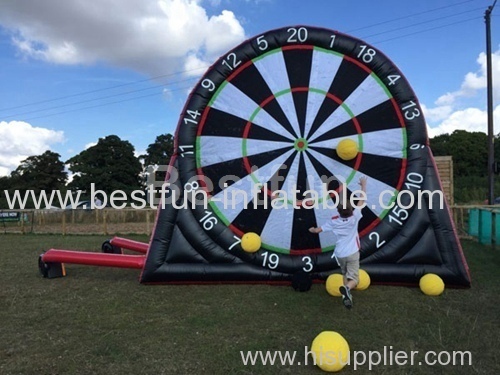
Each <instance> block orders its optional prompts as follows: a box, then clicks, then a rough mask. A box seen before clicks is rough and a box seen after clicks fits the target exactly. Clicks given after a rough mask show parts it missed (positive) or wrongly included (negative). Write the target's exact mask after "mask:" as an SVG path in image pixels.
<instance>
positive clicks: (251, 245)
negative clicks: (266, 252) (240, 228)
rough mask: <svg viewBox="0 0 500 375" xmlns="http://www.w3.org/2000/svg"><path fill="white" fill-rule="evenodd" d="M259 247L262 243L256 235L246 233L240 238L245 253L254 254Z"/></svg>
mask: <svg viewBox="0 0 500 375" xmlns="http://www.w3.org/2000/svg"><path fill="white" fill-rule="evenodd" d="M261 245H262V241H261V239H260V236H259V235H258V234H257V233H253V232H248V233H245V234H244V235H243V237H241V247H242V249H243V250H245V251H246V252H247V253H255V252H256V251H258V250H259V249H260V246H261Z"/></svg>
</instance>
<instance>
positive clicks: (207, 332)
mask: <svg viewBox="0 0 500 375" xmlns="http://www.w3.org/2000/svg"><path fill="white" fill-rule="evenodd" d="M132 238H133V239H137V240H142V241H147V238H145V237H132ZM105 239H106V237H103V236H66V237H62V236H50V235H25V236H22V235H0V254H1V256H2V266H1V273H0V285H1V288H0V325H1V339H0V374H37V375H41V374H107V375H109V374H201V373H204V374H215V375H218V374H221V375H229V374H322V373H323V372H322V371H321V370H320V369H319V368H317V367H315V366H313V365H311V359H309V365H307V366H305V365H304V361H305V356H304V348H305V346H308V347H310V345H311V342H312V340H313V339H314V337H315V336H316V335H317V334H319V333H320V332H321V331H325V330H333V331H337V332H339V333H341V334H342V335H343V336H344V337H345V338H346V339H347V341H348V342H349V345H350V348H351V351H354V350H356V351H366V352H368V351H369V350H377V351H382V350H383V347H384V346H387V347H389V346H392V347H393V351H398V350H402V351H407V352H408V353H409V352H410V351H411V350H413V351H415V350H418V351H419V354H418V355H417V357H416V359H418V360H420V361H423V360H424V353H425V352H426V351H431V350H432V351H435V352H440V351H448V352H451V351H453V350H459V351H470V352H471V354H472V366H464V367H460V366H452V365H449V366H439V365H436V366H432V367H431V366H427V365H424V364H423V365H420V366H419V365H415V366H409V365H407V366H396V365H392V366H389V365H386V366H383V365H380V366H377V367H375V369H374V371H373V373H375V374H429V373H433V374H476V373H478V374H498V373H500V354H499V351H498V349H499V346H500V328H499V327H500V322H499V318H500V303H499V302H500V298H499V289H500V250H499V249H494V248H491V247H486V246H481V245H478V244H477V243H474V242H464V250H465V253H466V257H467V260H468V262H469V266H470V269H471V274H472V281H473V287H472V288H471V289H465V290H458V289H447V290H446V291H445V293H444V294H443V295H442V296H440V297H427V296H424V295H423V294H422V293H421V292H420V290H419V289H418V288H406V287H389V286H371V287H370V288H369V289H367V290H366V291H362V292H354V302H355V306H354V308H353V310H351V311H348V310H346V309H345V308H344V307H343V306H342V304H341V302H340V299H338V298H334V297H331V296H329V295H328V294H327V293H326V291H325V288H324V285H321V284H317V285H314V286H313V287H312V289H311V290H310V291H309V292H307V293H299V292H295V291H293V289H292V288H291V287H284V286H267V285H210V286H200V285H189V286H187V285H183V286H179V285H177V286H144V285H140V284H139V283H138V281H137V279H138V277H139V272H138V270H124V269H110V268H97V267H88V266H78V265H68V266H67V273H68V276H67V277H66V278H61V279H52V280H48V279H42V278H41V276H40V275H39V274H38V270H37V257H38V255H39V253H41V252H42V251H43V250H47V249H49V248H51V247H54V248H61V249H75V250H96V251H97V250H98V249H99V248H100V244H101V243H102V241H103V240H105ZM249 350H270V351H283V353H284V351H285V350H289V351H296V352H297V354H296V361H300V362H301V365H281V364H279V365H275V366H270V365H266V366H264V365H256V366H250V365H249V366H244V365H243V363H242V360H241V355H240V351H249ZM443 358H444V357H443ZM367 370H368V368H367V366H365V367H362V368H361V369H358V370H357V371H354V369H353V366H352V365H351V366H347V367H345V368H344V369H343V370H342V371H341V373H342V374H356V373H366V372H367Z"/></svg>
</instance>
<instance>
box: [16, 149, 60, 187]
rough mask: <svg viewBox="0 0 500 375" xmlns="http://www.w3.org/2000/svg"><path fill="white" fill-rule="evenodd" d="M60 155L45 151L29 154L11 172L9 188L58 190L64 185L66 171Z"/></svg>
mask: <svg viewBox="0 0 500 375" xmlns="http://www.w3.org/2000/svg"><path fill="white" fill-rule="evenodd" d="M60 157H61V155H59V154H58V153H55V152H52V151H45V152H44V153H43V154H41V155H36V156H30V157H28V158H27V159H25V160H23V161H21V164H20V165H19V166H18V167H17V168H16V170H15V171H13V172H12V173H11V176H10V185H11V188H15V189H19V190H27V189H30V190H34V191H36V192H39V191H41V190H47V191H50V190H59V189H61V188H63V187H64V185H65V184H66V180H67V179H68V173H67V172H66V171H65V170H64V163H63V162H62V161H61V160H60Z"/></svg>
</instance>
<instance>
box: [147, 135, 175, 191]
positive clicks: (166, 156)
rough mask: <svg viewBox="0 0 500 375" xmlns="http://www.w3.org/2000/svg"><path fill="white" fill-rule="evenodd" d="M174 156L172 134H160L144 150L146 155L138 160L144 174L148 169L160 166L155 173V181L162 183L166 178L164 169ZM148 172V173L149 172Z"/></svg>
mask: <svg viewBox="0 0 500 375" xmlns="http://www.w3.org/2000/svg"><path fill="white" fill-rule="evenodd" d="M173 154H174V137H173V136H172V134H162V135H159V136H157V137H156V139H155V141H154V143H151V144H150V145H149V146H148V148H147V149H146V154H145V155H141V156H140V157H139V158H140V159H141V160H142V161H143V164H144V169H145V172H146V171H148V167H150V166H152V167H154V168H155V169H156V168H157V167H158V166H162V168H161V169H160V170H159V171H156V172H155V180H156V181H160V182H163V181H165V176H166V167H167V166H168V165H169V164H170V159H171V157H172V155H173ZM149 172H150V171H149Z"/></svg>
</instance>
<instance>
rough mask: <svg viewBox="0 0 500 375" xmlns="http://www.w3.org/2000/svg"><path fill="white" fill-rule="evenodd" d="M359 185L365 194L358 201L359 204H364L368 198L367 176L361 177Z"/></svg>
mask: <svg viewBox="0 0 500 375" xmlns="http://www.w3.org/2000/svg"><path fill="white" fill-rule="evenodd" d="M359 185H360V186H361V191H362V192H363V195H362V196H361V197H359V198H358V201H357V203H356V205H357V206H360V205H362V204H363V203H365V200H366V176H363V177H360V179H359Z"/></svg>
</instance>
